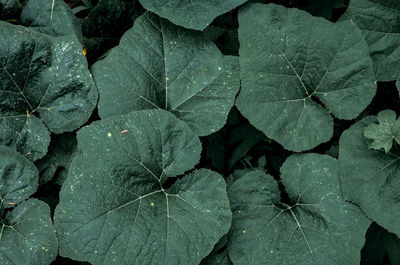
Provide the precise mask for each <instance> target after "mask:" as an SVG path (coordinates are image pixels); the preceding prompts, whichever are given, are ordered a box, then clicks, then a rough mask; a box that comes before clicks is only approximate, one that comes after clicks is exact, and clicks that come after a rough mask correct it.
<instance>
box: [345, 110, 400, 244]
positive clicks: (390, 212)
mask: <svg viewBox="0 0 400 265" xmlns="http://www.w3.org/2000/svg"><path fill="white" fill-rule="evenodd" d="M377 121H378V120H377V118H376V117H367V118H364V119H363V120H361V121H359V122H357V123H356V124H354V125H353V126H351V127H350V128H349V129H348V130H346V131H344V132H343V134H342V136H341V137H340V141H339V164H340V180H341V184H342V192H343V196H344V197H345V198H346V200H348V201H351V202H353V203H355V204H357V205H359V206H360V208H361V209H362V210H363V212H364V213H365V214H366V215H367V216H368V217H369V218H371V219H372V220H374V221H375V222H377V223H378V224H379V225H381V226H382V227H384V228H386V229H387V230H388V231H390V232H392V233H395V234H397V236H400V222H399V220H400V200H399V196H400V195H399V194H400V157H399V156H398V155H397V154H394V153H392V152H388V153H386V152H385V150H384V149H380V150H374V149H370V148H369V146H370V144H371V142H372V140H370V139H367V138H366V137H364V130H365V128H366V127H368V126H369V125H370V124H371V123H377Z"/></svg>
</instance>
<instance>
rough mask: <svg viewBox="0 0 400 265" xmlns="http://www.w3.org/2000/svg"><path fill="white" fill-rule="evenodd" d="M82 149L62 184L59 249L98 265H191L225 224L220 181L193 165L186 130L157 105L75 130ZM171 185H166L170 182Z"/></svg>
mask: <svg viewBox="0 0 400 265" xmlns="http://www.w3.org/2000/svg"><path fill="white" fill-rule="evenodd" d="M78 148H79V150H80V151H81V152H80V154H78V155H77V156H76V157H75V159H74V160H73V162H72V164H71V167H70V171H69V174H68V178H67V179H66V181H65V182H64V184H63V186H62V190H61V193H60V204H59V205H58V206H57V208H56V213H55V217H54V219H55V225H56V229H57V231H58V236H59V239H60V254H61V255H62V256H65V257H70V258H72V259H76V260H86V261H89V262H91V263H92V264H94V265H97V264H104V265H105V264H107V265H108V264H120V265H125V264H126V265H128V264H129V265H131V264H140V265H144V264H152V265H155V264H185V265H186V264H187V265H189V264H198V263H199V262H200V261H201V259H202V258H204V257H205V256H206V255H207V254H208V253H209V252H210V251H211V250H212V248H213V246H214V244H215V243H216V242H217V241H218V239H219V238H220V237H221V236H222V235H224V234H225V233H227V232H228V230H229V228H230V220H231V212H230V209H229V202H228V198H227V195H226V185H225V182H224V180H223V178H222V177H221V176H220V175H218V174H217V173H214V172H212V171H209V170H206V169H200V170H196V171H194V172H192V173H189V174H187V175H186V176H184V177H182V178H181V179H180V180H178V181H176V182H175V183H174V184H173V185H172V186H171V187H169V188H167V187H165V186H163V184H164V183H165V181H166V180H167V179H168V178H171V177H175V176H177V175H181V174H183V173H184V172H185V171H187V170H190V169H192V168H193V167H194V165H195V164H196V163H197V162H198V161H199V158H200V152H201V145H200V141H199V139H198V138H197V137H196V136H195V134H194V133H193V132H192V131H191V130H190V129H189V127H188V126H187V125H186V124H185V123H184V122H182V121H180V120H179V119H177V118H176V117H175V116H174V115H172V114H171V113H169V112H167V111H163V110H143V111H137V112H131V113H129V114H127V115H125V116H114V117H111V118H108V119H105V120H102V121H99V122H95V123H92V124H91V125H90V126H88V127H85V128H83V129H81V130H80V131H79V132H78ZM169 185H170V184H169Z"/></svg>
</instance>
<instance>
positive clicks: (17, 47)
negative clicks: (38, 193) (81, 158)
mask: <svg viewBox="0 0 400 265" xmlns="http://www.w3.org/2000/svg"><path fill="white" fill-rule="evenodd" d="M0 99H1V100H0V144H4V145H8V146H12V147H14V148H15V149H16V150H17V151H19V152H20V153H22V154H24V155H25V156H27V157H29V158H30V159H31V160H37V159H39V158H41V157H43V156H44V155H45V154H46V151H47V146H48V144H49V141H50V136H49V132H48V130H47V128H46V127H45V125H46V126H47V127H48V129H49V130H50V131H51V132H55V133H62V132H66V131H72V130H74V129H77V128H78V127H80V126H81V125H82V124H83V123H84V122H86V121H87V119H88V118H89V116H90V115H91V112H92V111H93V109H94V107H95V105H96V102H97V90H96V87H95V85H94V82H93V80H92V78H91V76H90V73H89V70H88V69H87V62H86V59H85V57H84V56H83V54H82V47H81V46H80V44H79V42H78V41H77V40H76V38H75V37H72V36H67V37H58V38H52V37H48V36H46V35H43V34H40V33H37V32H35V31H33V30H30V29H27V28H25V27H21V26H13V25H11V24H8V23H5V22H0ZM39 117H40V119H39ZM44 124H45V125H44Z"/></svg>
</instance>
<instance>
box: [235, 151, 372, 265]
mask: <svg viewBox="0 0 400 265" xmlns="http://www.w3.org/2000/svg"><path fill="white" fill-rule="evenodd" d="M281 180H282V183H283V185H284V187H285V189H286V192H287V193H288V195H289V197H290V199H291V201H292V202H294V203H293V205H287V204H285V203H281V201H280V192H279V189H278V184H277V182H276V181H275V180H274V179H273V177H272V176H270V175H267V174H265V173H264V172H262V171H258V170H257V171H253V172H250V173H248V174H246V175H245V176H243V177H241V178H240V179H239V180H237V181H236V182H235V183H234V184H233V185H232V186H231V188H230V189H229V192H228V195H229V200H230V203H231V208H232V213H233V218H232V229H231V233H230V240H229V246H228V248H229V256H230V258H231V260H232V261H233V263H234V264H235V265H236V264H246V265H248V264H260V265H262V264H268V265H280V264H296V265H297V264H304V265H310V264H318V265H322V264H326V265H328V264H329V265H335V264H337V265H339V264H340V265H342V264H359V263H360V250H361V248H362V246H363V245H364V241H365V238H364V236H365V232H366V231H367V229H368V226H369V225H370V223H371V221H369V220H368V219H367V218H366V217H365V216H364V215H363V214H362V212H361V210H360V209H359V208H358V207H356V206H355V205H353V204H351V203H346V202H345V201H344V200H343V198H342V196H341V194H340V183H339V178H338V163H337V160H336V159H334V158H332V157H329V156H327V155H319V154H305V155H293V156H291V157H289V158H288V159H287V160H286V162H285V163H284V164H283V166H282V167H281Z"/></svg>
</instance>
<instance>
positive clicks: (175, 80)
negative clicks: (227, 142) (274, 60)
mask: <svg viewBox="0 0 400 265" xmlns="http://www.w3.org/2000/svg"><path fill="white" fill-rule="evenodd" d="M238 68H239V62H238V60H237V58H236V57H233V56H223V55H222V54H221V52H220V51H219V50H218V49H217V47H216V46H215V45H214V44H213V43H211V42H210V41H209V40H207V39H206V38H204V37H203V36H202V34H201V33H198V32H194V31H189V30H186V29H183V28H180V27H177V26H175V25H173V24H171V23H170V22H168V21H167V20H165V19H162V18H159V17H157V16H156V15H154V14H151V13H149V12H148V13H145V14H144V15H142V16H141V17H139V18H138V19H137V20H136V21H135V25H134V26H133V28H132V29H130V30H129V31H127V32H126V33H125V35H124V36H123V37H122V39H121V42H120V44H119V46H118V47H116V48H114V49H113V50H112V51H111V53H110V54H109V55H108V56H107V57H106V58H105V59H104V60H102V61H100V62H98V63H96V64H94V66H93V67H92V69H91V70H92V73H93V76H94V79H95V82H96V84H97V86H98V89H99V93H100V100H99V114H100V117H101V118H106V117H109V116H111V115H115V114H126V113H128V112H130V111H132V110H141V109H165V110H168V111H171V112H172V113H174V114H175V115H176V116H177V117H178V118H180V119H182V120H184V121H185V122H187V123H188V125H189V126H190V128H191V129H192V130H193V131H194V132H195V133H196V134H197V135H200V136H203V135H208V134H211V133H212V132H215V131H217V130H218V129H220V128H221V127H222V126H223V125H224V124H225V122H226V118H227V116H228V113H229V110H230V109H231V107H232V106H233V104H234V100H235V95H236V93H237V91H238V89H239V74H238V72H239V69H238Z"/></svg>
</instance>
